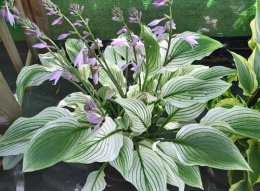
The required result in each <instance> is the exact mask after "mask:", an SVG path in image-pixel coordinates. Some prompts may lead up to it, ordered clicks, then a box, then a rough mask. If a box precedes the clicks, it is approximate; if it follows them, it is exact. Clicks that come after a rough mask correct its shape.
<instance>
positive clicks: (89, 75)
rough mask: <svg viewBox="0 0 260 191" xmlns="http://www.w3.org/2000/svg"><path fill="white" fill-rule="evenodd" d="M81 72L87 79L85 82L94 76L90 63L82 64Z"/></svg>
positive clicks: (83, 77) (84, 78)
mask: <svg viewBox="0 0 260 191" xmlns="http://www.w3.org/2000/svg"><path fill="white" fill-rule="evenodd" d="M78 69H79V73H80V76H81V78H82V79H83V80H84V81H85V82H89V80H88V79H89V78H92V73H91V67H90V65H89V64H84V65H82V66H80V67H79V68H78Z"/></svg>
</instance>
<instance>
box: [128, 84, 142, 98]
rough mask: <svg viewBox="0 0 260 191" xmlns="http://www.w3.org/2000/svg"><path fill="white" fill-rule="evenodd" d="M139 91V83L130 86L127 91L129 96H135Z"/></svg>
mask: <svg viewBox="0 0 260 191" xmlns="http://www.w3.org/2000/svg"><path fill="white" fill-rule="evenodd" d="M138 92H139V85H138V84H136V85H133V86H129V89H128V92H127V97H128V98H130V97H134V96H135V95H136V94H137V93H138Z"/></svg>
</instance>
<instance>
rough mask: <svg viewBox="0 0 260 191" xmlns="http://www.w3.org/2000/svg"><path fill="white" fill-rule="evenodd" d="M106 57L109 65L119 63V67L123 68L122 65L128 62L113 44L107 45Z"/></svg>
mask: <svg viewBox="0 0 260 191" xmlns="http://www.w3.org/2000/svg"><path fill="white" fill-rule="evenodd" d="M104 57H105V59H106V62H107V64H108V65H117V66H118V67H119V68H121V66H123V65H124V64H126V61H124V60H122V58H121V56H120V55H119V54H118V53H117V52H116V50H115V48H113V47H112V46H111V45H110V46H107V47H106V49H105V52H104Z"/></svg>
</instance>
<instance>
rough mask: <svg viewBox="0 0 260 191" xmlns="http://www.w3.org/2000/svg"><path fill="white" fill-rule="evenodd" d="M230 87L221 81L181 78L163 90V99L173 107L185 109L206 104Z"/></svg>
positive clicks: (173, 80) (171, 82)
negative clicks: (198, 104)
mask: <svg viewBox="0 0 260 191" xmlns="http://www.w3.org/2000/svg"><path fill="white" fill-rule="evenodd" d="M229 87H230V84H229V83H226V82H224V81H221V80H207V81H206V80H199V79H197V78H194V77H192V76H179V77H176V78H173V79H171V80H170V81H168V82H167V83H166V84H165V85H164V86H163V88H162V90H161V91H162V93H161V95H160V96H161V98H162V99H163V100H164V101H168V102H170V103H171V104H172V105H174V106H176V107H179V108H185V107H189V106H191V105H194V104H196V103H206V102H208V101H209V100H211V99H213V98H215V97H218V96H220V95H221V94H223V93H224V92H225V91H226V90H227V89H228V88H229Z"/></svg>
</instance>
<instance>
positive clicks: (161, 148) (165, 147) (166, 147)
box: [157, 142, 202, 188]
mask: <svg viewBox="0 0 260 191" xmlns="http://www.w3.org/2000/svg"><path fill="white" fill-rule="evenodd" d="M157 153H158V154H159V155H160V156H161V158H162V159H163V160H164V161H165V162H166V163H168V164H169V165H170V166H171V167H172V168H171V170H172V171H173V173H175V174H176V175H177V176H178V177H180V178H181V180H183V181H184V182H185V183H186V184H188V185H189V186H193V187H198V188H202V181H201V177H200V171H199V168H198V166H196V165H194V166H185V165H183V164H182V163H181V162H180V161H179V159H178V157H177V153H176V152H175V150H174V149H173V148H172V144H171V143H167V142H160V143H158V144H157ZM174 164H175V166H174ZM169 173H170V172H169ZM169 173H168V175H169Z"/></svg>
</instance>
